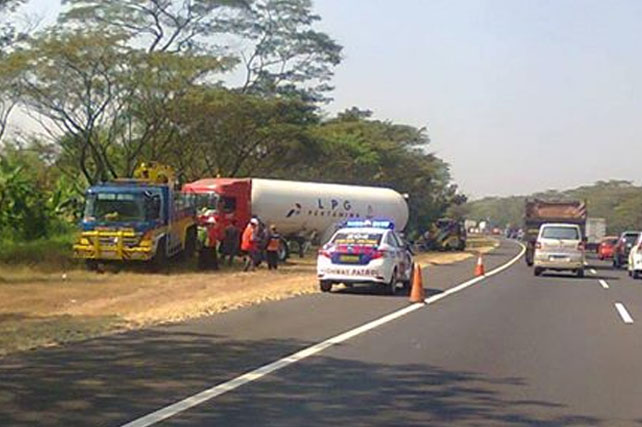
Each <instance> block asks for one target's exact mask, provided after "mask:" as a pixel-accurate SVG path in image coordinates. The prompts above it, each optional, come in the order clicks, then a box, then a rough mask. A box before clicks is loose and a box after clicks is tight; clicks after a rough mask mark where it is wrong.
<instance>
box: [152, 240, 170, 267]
mask: <svg viewBox="0 0 642 427" xmlns="http://www.w3.org/2000/svg"><path fill="white" fill-rule="evenodd" d="M149 263H150V268H151V270H152V271H153V272H154V273H160V272H162V271H167V240H166V239H165V237H164V236H163V237H161V239H160V240H159V241H158V245H157V246H156V253H155V254H154V256H153V257H152V259H151V260H150V262H149Z"/></svg>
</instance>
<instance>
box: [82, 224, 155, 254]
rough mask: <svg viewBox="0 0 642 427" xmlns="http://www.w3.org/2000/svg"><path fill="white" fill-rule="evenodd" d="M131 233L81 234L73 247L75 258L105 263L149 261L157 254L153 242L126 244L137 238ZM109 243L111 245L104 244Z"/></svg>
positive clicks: (144, 241) (92, 232)
mask: <svg viewBox="0 0 642 427" xmlns="http://www.w3.org/2000/svg"><path fill="white" fill-rule="evenodd" d="M135 237H136V236H135V234H133V233H130V232H96V231H89V232H84V233H82V234H81V236H80V238H79V241H78V243H76V244H75V245H74V246H73V251H74V258H77V259H92V260H105V261H108V260H109V261H149V260H150V259H151V258H152V257H153V256H154V253H155V250H154V247H153V242H152V241H151V240H143V241H140V242H138V244H136V245H131V246H130V245H128V244H126V241H127V239H132V238H135ZM105 241H108V242H110V243H109V244H105V243H104V242H105Z"/></svg>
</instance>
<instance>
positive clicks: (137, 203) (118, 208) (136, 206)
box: [84, 192, 146, 222]
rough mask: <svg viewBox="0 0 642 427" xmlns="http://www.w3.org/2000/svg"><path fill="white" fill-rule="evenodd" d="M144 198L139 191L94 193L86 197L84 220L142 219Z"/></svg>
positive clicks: (116, 220)
mask: <svg viewBox="0 0 642 427" xmlns="http://www.w3.org/2000/svg"><path fill="white" fill-rule="evenodd" d="M145 199H146V196H145V195H144V194H143V193H141V192H138V193H95V194H91V195H89V196H88V197H87V202H86V204H85V216H84V217H85V220H86V221H106V222H119V221H144V220H145Z"/></svg>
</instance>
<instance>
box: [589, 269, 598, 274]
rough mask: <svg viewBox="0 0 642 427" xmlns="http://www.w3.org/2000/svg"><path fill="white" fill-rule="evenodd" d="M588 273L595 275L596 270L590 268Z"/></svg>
mask: <svg viewBox="0 0 642 427" xmlns="http://www.w3.org/2000/svg"><path fill="white" fill-rule="evenodd" d="M589 271H590V272H591V274H597V270H596V269H594V268H591V269H590V270H589Z"/></svg>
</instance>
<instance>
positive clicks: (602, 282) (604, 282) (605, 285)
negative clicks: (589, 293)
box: [600, 279, 609, 289]
mask: <svg viewBox="0 0 642 427" xmlns="http://www.w3.org/2000/svg"><path fill="white" fill-rule="evenodd" d="M600 285H602V287H603V288H604V289H608V288H609V284H608V283H606V280H602V279H600Z"/></svg>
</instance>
